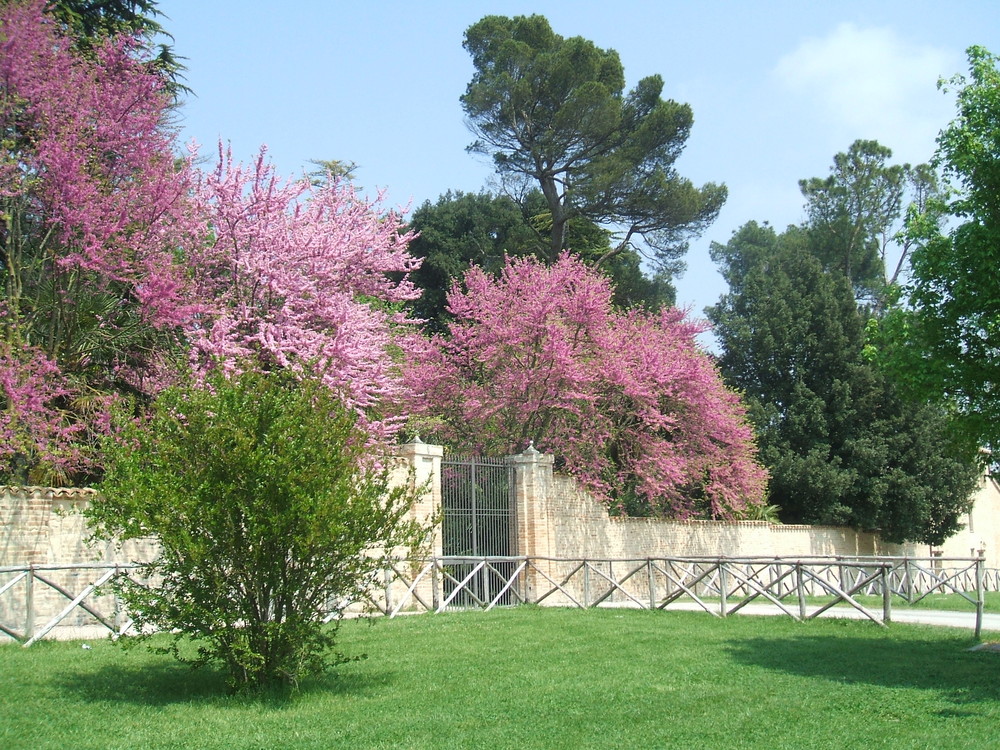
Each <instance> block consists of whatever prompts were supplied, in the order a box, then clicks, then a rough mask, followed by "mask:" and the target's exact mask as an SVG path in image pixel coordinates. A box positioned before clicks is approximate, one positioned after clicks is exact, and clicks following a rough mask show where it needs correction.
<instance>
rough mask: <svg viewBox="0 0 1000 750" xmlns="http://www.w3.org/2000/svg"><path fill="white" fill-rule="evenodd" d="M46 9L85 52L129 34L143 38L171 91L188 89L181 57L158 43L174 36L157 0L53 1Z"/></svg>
mask: <svg viewBox="0 0 1000 750" xmlns="http://www.w3.org/2000/svg"><path fill="white" fill-rule="evenodd" d="M46 7H47V10H48V12H49V14H51V15H52V16H54V17H55V18H56V19H58V20H59V22H60V23H61V24H62V25H63V26H64V28H65V29H66V30H67V32H68V33H69V35H70V36H72V37H73V38H74V39H75V40H76V47H77V49H78V50H80V51H81V52H84V53H91V52H93V51H94V49H95V48H96V46H97V45H98V44H99V43H100V42H101V41H102V40H104V39H107V38H110V37H115V36H120V35H129V36H136V37H138V38H141V39H143V40H144V41H145V46H146V48H147V49H149V50H150V51H151V52H153V53H155V56H154V57H153V59H152V60H151V67H152V69H153V70H156V71H158V72H159V73H160V74H162V75H163V76H164V77H165V78H166V79H167V81H168V83H167V86H168V88H169V89H170V90H171V92H172V93H174V94H177V93H180V92H182V91H186V90H187V88H186V87H185V86H183V85H182V84H181V83H180V80H181V79H182V78H183V73H184V65H183V64H182V63H181V61H180V58H178V57H177V56H176V55H175V54H174V50H173V47H172V46H171V45H170V44H168V43H165V42H158V41H157V39H158V38H160V39H162V38H166V39H170V40H172V39H173V37H172V36H170V34H169V33H167V31H166V30H165V29H164V28H163V26H162V25H161V24H160V22H159V20H158V19H159V18H161V17H162V16H163V13H162V12H161V11H160V9H159V8H157V2H156V0H50V1H49V2H48V3H47V6H46Z"/></svg>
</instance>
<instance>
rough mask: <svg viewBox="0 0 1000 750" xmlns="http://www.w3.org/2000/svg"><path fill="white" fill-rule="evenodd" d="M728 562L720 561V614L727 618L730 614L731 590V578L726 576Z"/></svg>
mask: <svg viewBox="0 0 1000 750" xmlns="http://www.w3.org/2000/svg"><path fill="white" fill-rule="evenodd" d="M726 573H727V570H726V561H725V560H722V559H720V560H719V614H720V615H722V616H723V617H725V616H726V615H728V614H729V612H728V611H727V607H728V604H729V602H728V601H727V596H726V594H727V589H728V588H729V577H728V576H727V575H726Z"/></svg>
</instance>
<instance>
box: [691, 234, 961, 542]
mask: <svg viewBox="0 0 1000 750" xmlns="http://www.w3.org/2000/svg"><path fill="white" fill-rule="evenodd" d="M810 242H811V235H810V233H809V232H808V231H807V230H804V229H802V228H797V227H790V228H789V229H788V230H787V231H786V232H784V233H783V234H780V235H779V234H777V233H776V232H775V231H774V230H773V229H772V228H770V227H767V226H759V225H757V224H755V223H752V222H751V223H749V224H747V225H745V226H744V227H742V228H741V229H740V230H738V231H737V232H736V233H735V234H734V236H733V238H732V239H731V240H730V241H729V243H728V244H726V245H719V244H715V245H713V247H712V253H713V258H714V259H715V260H716V261H717V262H718V263H720V265H721V266H722V270H723V275H724V276H725V278H726V280H727V282H728V283H729V286H730V292H729V294H728V295H726V296H724V297H723V298H722V299H721V300H720V302H719V304H717V305H716V306H714V307H713V308H711V309H710V311H709V317H710V319H711V320H712V322H713V323H714V324H715V331H716V334H717V335H718V337H719V340H720V343H721V346H722V348H723V354H722V357H721V358H720V366H721V369H722V373H723V376H724V377H725V378H726V380H727V382H728V383H729V384H730V385H731V386H733V387H736V388H737V389H739V390H742V391H743V393H744V396H745V398H746V400H747V404H748V410H749V417H750V419H751V421H752V422H753V424H754V426H755V428H756V430H757V434H758V440H759V445H760V456H761V460H762V462H763V463H764V464H765V466H766V467H767V468H768V470H769V471H770V473H771V484H770V488H769V492H770V497H769V500H768V502H769V503H770V504H772V505H777V506H780V508H781V510H780V517H781V519H782V520H783V521H786V522H791V523H813V524H835V525H850V526H853V527H855V528H858V529H861V530H865V531H879V532H880V534H881V535H882V537H883V538H884V539H886V540H888V541H893V542H901V541H906V540H909V541H922V542H927V543H929V544H937V543H940V542H941V541H943V540H944V539H945V538H946V537H947V536H948V535H950V534H951V533H953V532H954V531H955V530H957V528H958V519H959V517H960V515H961V514H962V513H964V512H965V511H966V510H967V507H968V500H969V496H970V494H971V492H972V490H973V488H974V486H975V480H976V470H975V463H974V461H972V460H970V457H969V456H968V455H964V454H962V453H961V451H959V449H958V448H957V446H956V445H955V443H954V442H953V440H952V436H951V433H950V430H949V423H948V421H947V419H946V418H945V415H943V414H942V413H940V412H939V411H937V410H936V409H934V408H933V407H930V406H927V407H914V406H913V405H912V404H908V403H906V402H905V401H904V400H902V399H901V398H900V397H899V395H898V394H897V393H896V390H895V388H894V387H893V385H892V384H891V383H890V382H889V381H887V380H886V379H885V378H884V377H882V376H881V374H880V373H879V372H878V371H877V369H876V368H875V367H873V366H872V365H871V364H870V363H869V362H868V361H867V360H866V359H865V357H864V356H863V350H864V328H865V318H864V317H863V316H862V314H861V313H860V312H859V310H858V308H857V305H856V303H855V299H854V294H853V290H852V288H851V285H850V283H849V281H848V279H847V277H846V276H845V275H843V274H841V273H838V272H829V271H825V270H824V269H823V265H822V263H821V261H820V260H819V258H817V257H816V254H814V253H813V252H812V250H811V248H810Z"/></svg>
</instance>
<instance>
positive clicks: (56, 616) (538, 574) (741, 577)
mask: <svg viewBox="0 0 1000 750" xmlns="http://www.w3.org/2000/svg"><path fill="white" fill-rule="evenodd" d="M137 568H138V566H136V565H133V564H127V563H92V564H78V565H62V566H56V565H51V566H46V565H28V566H23V567H17V566H14V567H0V639H2V637H3V636H4V635H5V636H7V638H8V639H12V640H14V641H17V642H19V643H21V644H22V645H24V646H30V645H31V644H33V643H35V642H36V641H38V640H39V639H41V638H44V637H46V636H50V635H53V634H54V632H55V633H58V634H61V635H69V636H70V637H72V635H74V634H80V633H83V632H84V630H85V629H89V630H86V632H87V633H88V634H89V633H92V632H94V631H95V630H97V631H98V632H103V633H105V634H107V633H111V634H113V635H116V636H117V635H122V634H125V633H127V632H129V630H130V628H131V627H132V621H131V619H130V618H129V617H128V614H127V612H125V611H124V610H123V608H122V607H121V605H120V602H119V601H118V600H117V598H116V597H115V596H114V594H113V592H111V591H110V589H109V587H108V586H106V584H108V583H110V582H111V581H112V580H113V579H114V578H116V577H117V576H122V575H128V576H135V574H136V569H137ZM102 587H103V588H102ZM997 590H1000V571H998V570H987V569H986V568H985V567H984V564H983V560H982V559H940V558H927V559H923V558H892V557H815V558H795V559H789V558H730V557H686V558H681V557H658V558H636V559H567V558H543V557H530V558H529V557H513V556H512V557H435V558H428V559H417V560H398V561H395V562H394V563H392V564H391V565H389V566H388V567H387V568H386V569H385V570H383V571H382V572H381V573H380V574H379V576H378V577H377V580H373V581H372V582H371V586H370V590H369V596H368V598H367V600H366V601H364V602H354V603H350V604H349V605H348V606H347V611H348V612H349V613H361V612H365V611H369V612H380V613H381V614H383V615H385V616H388V617H395V616H397V615H399V614H401V613H410V612H442V611H445V610H448V609H470V608H477V609H483V610H490V609H493V608H494V607H497V606H510V605H517V604H539V605H554V606H569V607H581V608H589V607H638V608H644V609H658V610H669V609H671V608H675V609H679V608H684V609H692V608H693V609H701V610H704V611H705V612H708V613H709V614H712V615H714V616H716V617H728V616H729V615H732V614H736V613H738V612H741V611H744V612H750V611H753V610H752V609H748V608H749V607H750V606H751V605H760V604H764V605H768V606H769V607H771V608H772V611H774V610H776V611H777V612H778V613H780V614H784V615H787V616H788V617H791V618H793V619H795V620H799V621H804V620H810V619H815V618H817V617H821V616H831V615H834V614H836V609H837V608H840V609H841V610H842V609H843V607H849V608H851V609H853V610H855V611H857V612H859V613H860V615H861V616H862V617H864V618H867V619H869V620H871V621H872V622H874V623H877V624H878V625H880V626H883V627H884V626H887V625H888V624H889V623H890V622H891V621H892V605H893V601H894V600H896V599H901V600H903V601H905V602H907V603H908V604H914V603H916V602H919V601H920V600H921V599H923V598H925V597H927V596H928V595H930V594H932V593H946V594H957V595H959V596H961V597H962V598H964V599H965V600H967V601H968V602H969V606H970V609H971V608H975V611H976V626H975V629H976V637H977V638H978V637H979V636H980V634H981V631H982V617H983V608H984V603H985V592H986V591H997ZM861 596H866V597H872V596H875V597H878V599H877V601H878V602H879V603H878V604H877V605H875V606H872V604H871V603H870V602H865V601H862V600H859V599H858V597H861ZM333 604H334V603H332V602H331V606H329V607H328V608H327V609H326V610H325V611H324V612H321V613H318V615H319V616H320V617H322V618H323V619H324V620H325V621H329V620H330V619H333V618H334V617H336V616H338V614H339V613H340V612H341V611H342V610H343V609H344V606H343V605H344V604H345V602H342V601H337V602H336V603H335V604H336V606H332V605H333ZM758 611H759V610H758Z"/></svg>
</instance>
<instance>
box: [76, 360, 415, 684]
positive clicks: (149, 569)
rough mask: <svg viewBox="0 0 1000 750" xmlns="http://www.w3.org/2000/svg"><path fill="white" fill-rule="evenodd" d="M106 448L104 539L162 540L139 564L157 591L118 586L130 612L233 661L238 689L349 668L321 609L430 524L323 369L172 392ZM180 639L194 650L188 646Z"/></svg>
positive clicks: (98, 528)
mask: <svg viewBox="0 0 1000 750" xmlns="http://www.w3.org/2000/svg"><path fill="white" fill-rule="evenodd" d="M104 447H105V450H106V453H107V469H106V471H107V473H106V477H105V479H104V481H103V483H102V485H101V487H100V489H101V499H100V500H98V501H97V502H95V503H94V504H93V507H92V508H91V509H90V511H89V522H90V524H91V529H92V530H93V532H94V535H95V536H97V537H99V538H113V539H116V540H119V541H124V540H128V539H135V538H142V537H146V536H155V537H157V538H158V539H159V541H160V544H161V545H162V551H161V554H160V556H159V557H158V558H157V559H156V560H155V561H153V562H152V563H150V564H148V565H146V566H144V570H143V571H142V572H143V573H144V574H145V575H146V577H148V579H149V580H152V581H155V582H157V583H156V585H155V586H144V585H140V584H137V583H135V582H133V581H127V580H126V581H123V582H122V583H121V584H120V594H121V596H122V597H123V598H124V600H125V602H126V605H127V607H128V609H129V612H130V614H131V616H132V617H133V619H134V620H135V622H136V624H137V626H138V627H139V628H141V629H142V632H143V633H146V632H149V631H151V630H158V631H170V632H173V633H175V638H174V639H173V641H172V646H171V647H170V648H168V649H166V650H168V651H170V652H171V653H173V654H174V655H175V656H176V657H177V658H180V659H182V660H185V661H191V662H192V663H194V664H195V665H199V664H203V663H206V662H210V661H220V662H222V663H223V664H224V665H225V667H226V668H227V670H228V673H229V680H230V684H231V686H232V687H233V688H234V689H235V690H238V691H245V690H250V691H255V690H259V689H262V688H267V687H272V686H279V685H282V684H288V685H292V686H294V685H296V684H297V682H298V680H299V679H300V678H301V677H303V676H305V675H308V674H314V673H317V672H321V671H323V670H325V669H327V668H329V667H330V666H333V665H335V664H338V663H342V662H343V661H344V660H345V657H344V656H343V655H342V654H340V653H337V652H335V650H334V647H335V640H336V633H337V627H336V625H337V620H336V619H334V620H333V622H332V624H330V625H324V624H323V623H322V622H321V619H320V615H321V613H322V612H330V611H333V612H336V613H340V612H342V608H343V607H344V606H345V605H346V603H347V602H350V601H357V600H358V599H360V598H361V597H363V596H364V594H365V592H366V590H367V589H368V587H369V586H370V585H371V584H372V583H373V581H374V579H375V576H376V574H377V572H378V571H379V570H380V569H381V566H382V562H383V560H384V557H385V554H387V553H390V552H392V550H393V549H394V548H399V547H400V546H412V545H413V544H414V543H415V542H416V541H417V539H418V537H419V534H420V532H421V529H420V528H419V527H418V525H417V524H416V523H415V522H413V521H412V520H409V515H408V511H409V509H410V507H411V505H412V500H413V490H412V489H410V488H407V487H393V486H390V483H389V475H388V469H387V468H385V466H384V465H383V466H382V467H378V466H373V465H372V462H371V461H370V460H368V458H367V457H368V455H369V454H370V449H369V448H368V447H366V437H365V435H364V434H362V433H361V432H360V431H359V430H358V428H357V427H356V426H355V419H354V415H353V413H352V412H350V411H349V410H347V409H346V408H345V407H344V406H343V404H342V403H341V402H340V400H339V399H338V398H337V397H336V396H335V395H334V394H333V393H331V392H330V391H329V390H328V389H326V388H325V387H323V386H322V385H320V384H319V383H318V382H317V381H316V380H312V379H305V380H298V379H295V378H293V377H292V376H291V375H289V374H287V373H257V372H247V373H245V374H242V375H239V376H232V377H229V378H227V377H224V376H222V375H215V376H212V377H210V378H209V379H208V380H207V382H205V383H204V384H202V385H197V384H193V383H191V384H187V385H184V386H181V387H177V388H174V389H171V390H167V391H165V392H164V393H163V394H162V395H161V396H160V397H159V398H158V399H157V401H156V402H155V404H154V407H153V410H152V415H151V417H150V419H149V420H148V421H145V422H142V423H137V422H127V423H126V424H125V425H124V426H123V427H122V428H121V429H120V430H119V431H118V432H117V434H116V436H115V437H114V438H113V439H108V441H107V443H106V445H105V446H104ZM138 638H139V639H140V640H141V639H143V638H144V636H143V635H139V636H138ZM185 638H190V639H192V640H193V641H194V642H195V644H196V645H197V646H198V648H197V656H195V657H193V658H192V657H190V656H183V655H182V650H179V649H178V646H179V642H180V641H181V640H183V639H185ZM183 651H184V652H186V653H188V654H190V653H192V650H191V649H184V650H183Z"/></svg>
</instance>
